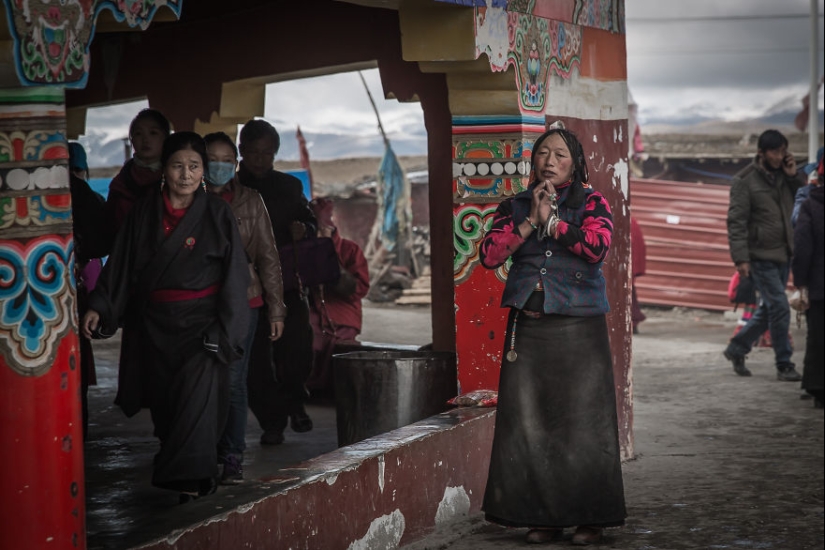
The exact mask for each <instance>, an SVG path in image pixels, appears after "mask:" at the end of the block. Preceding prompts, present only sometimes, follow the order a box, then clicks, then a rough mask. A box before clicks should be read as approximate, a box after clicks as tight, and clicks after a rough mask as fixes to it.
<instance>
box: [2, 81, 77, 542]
mask: <svg viewBox="0 0 825 550" xmlns="http://www.w3.org/2000/svg"><path fill="white" fill-rule="evenodd" d="M63 96H64V94H63V89H62V88H17V89H3V90H0V426H2V430H3V432H2V433H3V435H2V439H0V448H2V459H0V462H2V464H3V468H1V469H0V495H2V496H3V498H2V499H0V517H2V518H3V529H0V547H2V548H32V549H36V548H47V547H48V548H85V528H84V521H85V516H84V499H85V494H84V487H83V434H82V426H81V421H80V418H81V415H80V372H79V365H80V362H79V357H78V340H77V334H76V326H77V315H76V310H75V281H74V276H73V273H72V271H73V269H74V253H73V251H74V245H73V242H72V225H71V204H70V202H71V201H70V197H69V176H68V169H67V165H66V162H67V159H68V152H67V148H66V139H65V137H64V124H65V111H64V101H63Z"/></svg>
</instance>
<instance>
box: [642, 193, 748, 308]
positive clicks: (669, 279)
mask: <svg viewBox="0 0 825 550" xmlns="http://www.w3.org/2000/svg"><path fill="white" fill-rule="evenodd" d="M729 194H730V187H728V186H727V185H713V184H710V185H709V184H701V183H685V182H673V181H659V180H644V179H631V180H630V204H631V208H632V214H633V217H634V218H635V219H636V222H637V223H638V224H639V226H640V227H641V229H642V233H643V234H644V238H645V244H646V245H647V266H646V274H645V275H644V276H643V277H639V278H637V279H636V291H637V293H638V296H639V301H640V302H641V303H642V304H652V305H663V306H685V307H694V308H702V309H711V310H719V311H722V310H728V309H731V308H732V305H731V303H730V301H729V300H728V292H727V290H728V282H729V281H730V278H731V275H733V272H734V271H735V268H734V266H733V262H732V261H731V259H730V252H729V249H728V236H727V224H726V219H727V212H728V202H729Z"/></svg>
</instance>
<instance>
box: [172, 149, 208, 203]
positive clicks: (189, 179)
mask: <svg viewBox="0 0 825 550" xmlns="http://www.w3.org/2000/svg"><path fill="white" fill-rule="evenodd" d="M163 176H164V178H166V185H168V186H169V193H170V195H176V196H178V197H183V196H186V195H191V194H192V193H194V192H195V191H197V190H198V186H199V185H200V184H201V182H202V181H203V159H202V158H201V156H200V154H198V153H197V152H195V151H193V150H192V149H181V150H180V151H177V152H175V153H174V154H172V156H171V157H169V160H168V161H167V162H166V166H164V167H163Z"/></svg>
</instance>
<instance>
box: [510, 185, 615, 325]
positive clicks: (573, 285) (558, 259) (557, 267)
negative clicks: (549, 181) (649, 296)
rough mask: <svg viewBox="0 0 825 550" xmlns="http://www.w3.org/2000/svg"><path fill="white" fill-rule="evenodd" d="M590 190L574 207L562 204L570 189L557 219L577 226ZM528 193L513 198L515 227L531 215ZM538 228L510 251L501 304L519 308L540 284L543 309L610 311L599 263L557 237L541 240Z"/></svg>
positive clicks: (579, 314)
mask: <svg viewBox="0 0 825 550" xmlns="http://www.w3.org/2000/svg"><path fill="white" fill-rule="evenodd" d="M592 192H593V190H592V189H584V193H585V200H583V201H582V203H581V205H580V206H579V207H578V208H576V209H572V208H568V207H567V205H566V204H565V202H566V200H565V199H566V198H567V195H568V194H569V188H568V189H565V190H563V192H562V193H561V196H560V197H559V200H558V205H559V211H558V215H559V218H561V219H562V220H564V221H565V222H567V223H569V224H572V225H575V226H576V227H581V223H582V219H583V217H584V209H585V204H586V202H587V201H586V196H587V195H589V194H590V193H592ZM531 200H532V192H531V191H524V192H522V193H519V194H518V195H516V196H515V197H513V199H512V205H513V222H514V224H515V225H516V226H518V225H519V224H520V223H521V222H523V221H524V220H525V218H526V217H527V216H528V215H529V214H530V202H531ZM537 233H538V232H537V231H534V232H533V233H531V234H530V236H529V237H528V238H527V240H525V241H524V244H522V245H521V246H520V247H519V249H518V250H516V251H515V252H514V253H513V256H512V259H513V265H512V266H511V267H510V272H509V273H508V275H507V283H506V285H505V287H504V294H503V296H502V298H501V305H502V307H514V308H517V309H521V308H523V307H524V304H525V303H526V302H527V299H528V298H529V297H530V295H531V294H532V293H533V291H534V290H535V288H536V286H537V284H538V283H539V282H541V284H542V286H543V287H544V313H546V314H550V313H556V314H560V315H571V316H574V317H592V316H596V315H602V314H605V313H607V312H608V311H610V306H609V304H608V303H607V292H606V289H605V280H604V276H603V275H602V262H599V263H596V264H593V263H590V262H587V261H586V260H584V259H583V258H582V257H580V256H577V255H575V254H573V253H572V252H570V251H569V250H567V248H566V247H564V246H562V245H560V244H559V243H558V241H556V239H553V238H547V239H544V240H541V241H540V240H539V239H538V237H537V236H536V235H537Z"/></svg>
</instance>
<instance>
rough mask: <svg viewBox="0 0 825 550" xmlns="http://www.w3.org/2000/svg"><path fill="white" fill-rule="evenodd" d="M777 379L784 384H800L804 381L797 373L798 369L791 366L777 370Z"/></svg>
mask: <svg viewBox="0 0 825 550" xmlns="http://www.w3.org/2000/svg"><path fill="white" fill-rule="evenodd" d="M776 379H777V380H780V381H782V382H799V381H801V380H802V375H801V374H799V373H798V372H796V369H795V368H794V367H792V366H791V367H788V368H784V369H780V370H777V371H776Z"/></svg>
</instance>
